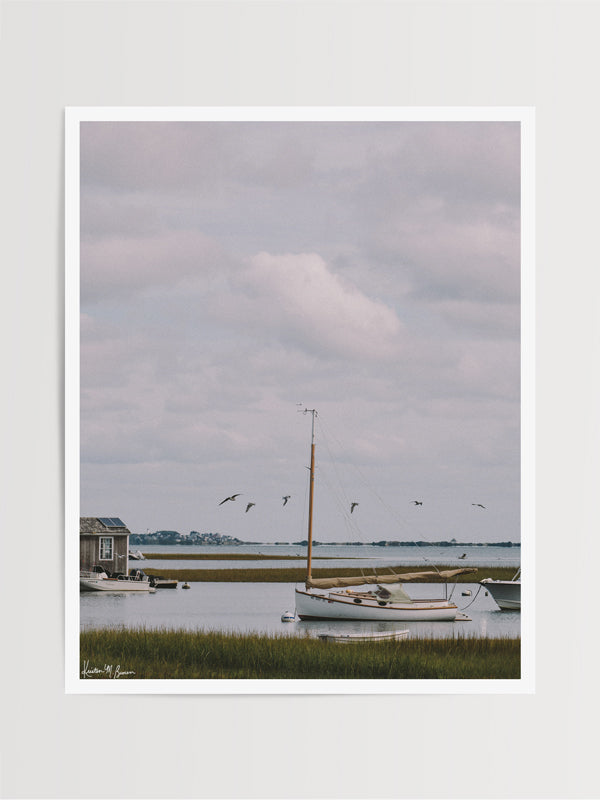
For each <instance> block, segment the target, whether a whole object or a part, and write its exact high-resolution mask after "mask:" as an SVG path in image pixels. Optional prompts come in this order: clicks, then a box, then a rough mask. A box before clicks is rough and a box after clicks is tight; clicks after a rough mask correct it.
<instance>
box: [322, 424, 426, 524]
mask: <svg viewBox="0 0 600 800" xmlns="http://www.w3.org/2000/svg"><path fill="white" fill-rule="evenodd" d="M321 428H322V430H323V434H324V435H325V428H324V426H323V423H322V421H321ZM329 436H331V438H332V439H334V440H335V442H336V444H337V445H338V447H339V448H340V449H341V450H343V447H342V444H341V442H340V441H339V439H338V438H337V437H336V436H335V434H334V433H333V432H332V431H329ZM352 468H353V469H354V470H356V472H357V473H358V475H359V477H360V478H361V480H362V483H363V484H364V486H365V487H366V488H367V489H368V490H369V491H370V492H372V493H373V495H374V496H375V497H376V498H377V500H379V502H380V503H381V505H382V506H383V507H384V508H385V509H386V510H387V511H388V512H389V513H390V515H392V516H393V517H394V518H395V519H396V521H397V522H400V523H402V524H403V525H404V526H405V527H408V526H409V525H410V523H409V521H408V518H407V517H403V516H402V515H400V514H399V513H398V512H397V511H395V510H394V509H393V508H391V506H389V505H388V504H387V503H386V501H385V500H384V499H383V497H381V495H380V494H379V493H378V492H377V490H376V489H375V488H374V487H373V486H372V485H371V484H370V483H369V482H368V481H367V479H366V477H365V475H364V473H363V472H362V470H361V469H360V467H358V466H357V465H356V464H352Z"/></svg>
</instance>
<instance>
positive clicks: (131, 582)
mask: <svg viewBox="0 0 600 800" xmlns="http://www.w3.org/2000/svg"><path fill="white" fill-rule="evenodd" d="M79 591H81V592H155V591H156V589H155V588H154V586H152V584H151V583H150V579H149V578H148V576H147V575H144V573H143V572H142V570H140V569H138V570H136V571H135V573H134V574H133V575H118V576H117V577H111V578H109V577H108V575H107V574H106V572H105V571H104V568H103V567H99V566H95V567H92V569H91V570H81V571H80V573H79Z"/></svg>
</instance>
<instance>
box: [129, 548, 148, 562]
mask: <svg viewBox="0 0 600 800" xmlns="http://www.w3.org/2000/svg"><path fill="white" fill-rule="evenodd" d="M129 560H130V561H145V560H146V556H145V555H144V554H143V553H142V551H141V550H130V551H129Z"/></svg>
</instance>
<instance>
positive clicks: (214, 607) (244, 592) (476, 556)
mask: <svg viewBox="0 0 600 800" xmlns="http://www.w3.org/2000/svg"><path fill="white" fill-rule="evenodd" d="M146 550H147V551H148V552H152V553H157V554H159V553H163V552H164V553H173V552H176V553H177V554H178V555H184V554H185V553H186V552H189V553H194V552H199V553H207V554H208V553H214V554H218V555H220V554H221V553H223V548H220V547H213V548H211V547H206V546H196V547H194V546H190V547H185V548H183V547H173V546H165V545H163V546H157V545H153V546H151V547H147V548H146ZM390 551H391V552H390ZM424 551H425V556H426V560H424ZM305 552H306V551H305V548H302V547H300V546H294V545H240V546H239V547H236V548H235V549H231V548H227V553H223V558H219V559H216V560H213V559H208V560H194V559H190V560H187V559H179V558H178V559H176V560H171V559H160V558H157V559H152V560H149V559H148V560H145V561H139V562H131V563H130V566H136V567H139V568H141V569H143V568H144V567H152V568H158V569H163V568H164V569H174V568H181V569H185V568H192V569H219V568H228V569H237V568H239V569H251V568H253V567H261V568H263V569H266V568H269V567H280V566H282V567H293V566H302V565H303V561H302V560H298V561H296V560H281V561H279V560H273V561H271V560H259V559H257V560H256V561H254V560H250V561H247V560H241V561H240V560H228V559H227V555H229V554H230V553H235V554H242V553H243V554H247V555H253V554H255V555H257V556H259V555H262V556H264V555H274V556H290V555H292V556H304V555H305ZM313 552H314V555H315V556H317V560H316V561H315V562H314V566H315V567H317V566H318V567H326V566H331V567H340V566H341V567H344V566H347V567H357V566H369V567H373V566H375V567H376V568H377V569H379V568H382V569H384V568H385V566H386V565H400V564H401V565H404V566H413V567H420V568H423V569H427V568H428V565H429V564H434V563H436V564H439V563H443V564H447V565H450V566H453V565H456V566H461V565H464V566H508V567H514V568H515V570H516V569H517V567H518V566H519V564H520V548H518V547H515V548H505V547H491V546H489V547H472V548H469V547H466V546H465V547H464V548H461V547H458V548H456V547H453V548H433V547H428V548H415V547H391V548H385V547H377V546H368V545H365V546H361V547H352V546H336V545H322V546H319V547H316V548H315V549H314V551H313ZM463 553H465V554H466V556H465V558H464V559H461V558H460V556H462V555H463ZM319 556H325V557H326V558H325V559H324V560H321V559H320V558H318V557H319ZM294 588H295V585H294V584H293V583H250V582H249V583H243V582H239V583H237V582H235V583H222V582H215V583H210V582H192V583H190V589H189V590H184V589H182V588H181V583H180V584H179V586H178V588H177V589H158V590H157V591H156V592H154V593H145V592H144V593H137V592H136V593H126V592H125V593H120V594H117V593H115V594H112V593H107V592H87V593H82V594H81V595H80V627H81V629H82V630H83V629H91V628H104V627H119V628H120V627H126V628H138V627H146V628H169V629H176V628H183V629H187V630H198V631H201V630H202V631H209V630H210V631H222V632H232V633H233V632H235V633H255V634H268V635H273V634H276V635H285V636H318V635H319V634H321V633H355V632H364V631H385V630H397V629H400V628H401V629H408V630H410V635H411V636H417V637H446V636H457V635H458V636H475V637H500V636H507V637H518V636H520V634H521V625H520V623H521V615H520V613H519V612H510V611H500V610H499V609H498V607H497V606H496V604H495V602H494V600H493V599H492V597H491V596H490V595H488V594H487V593H486V591H485V588H484V587H482V586H480V585H479V584H477V583H459V584H456V585H454V584H452V585H449V586H448V587H445V586H444V585H443V584H407V585H406V587H405V588H406V589H407V590H408V592H409V594H410V595H411V596H412V597H414V598H415V599H418V598H420V597H421V598H423V597H444V595H445V592H446V591H448V592H449V593H450V592H452V599H453V600H454V602H455V603H456V605H457V606H458V608H459V609H461V610H462V611H463V613H464V614H465V615H466V616H468V617H469V620H468V621H456V622H408V623H393V622H354V621H339V620H335V621H334V620H331V621H322V620H319V621H300V620H294V621H293V622H282V620H281V617H282V615H283V614H285V613H286V612H292V613H293V612H294V610H295V608H294ZM299 588H300V585H299ZM469 592H470V594H468V593H469Z"/></svg>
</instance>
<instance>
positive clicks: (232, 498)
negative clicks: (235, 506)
mask: <svg viewBox="0 0 600 800" xmlns="http://www.w3.org/2000/svg"><path fill="white" fill-rule="evenodd" d="M239 496H240V493H239V492H238V494H232V495H231V497H226V498H225V500H221V502H220V503H219V505H220V506H222V505H223V503H226V502H227V501H228V500H235V498H236V497H239Z"/></svg>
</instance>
